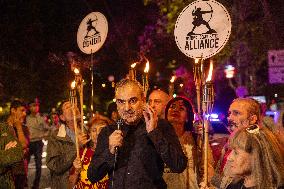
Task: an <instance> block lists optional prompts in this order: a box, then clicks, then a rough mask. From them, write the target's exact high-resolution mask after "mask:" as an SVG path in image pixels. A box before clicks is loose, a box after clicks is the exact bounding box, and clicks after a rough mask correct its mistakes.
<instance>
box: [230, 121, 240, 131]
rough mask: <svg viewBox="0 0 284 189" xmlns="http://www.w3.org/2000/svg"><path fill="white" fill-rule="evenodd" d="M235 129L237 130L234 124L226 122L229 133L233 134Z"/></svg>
mask: <svg viewBox="0 0 284 189" xmlns="http://www.w3.org/2000/svg"><path fill="white" fill-rule="evenodd" d="M236 128H238V126H237V124H236V122H234V121H232V120H229V121H228V129H229V131H230V132H233V131H234V130H235V129H236Z"/></svg>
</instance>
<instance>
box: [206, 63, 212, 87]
mask: <svg viewBox="0 0 284 189" xmlns="http://www.w3.org/2000/svg"><path fill="white" fill-rule="evenodd" d="M212 72H213V61H210V67H209V73H208V76H207V79H206V82H207V81H211V79H212Z"/></svg>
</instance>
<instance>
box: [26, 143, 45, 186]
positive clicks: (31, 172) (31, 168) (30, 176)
mask: <svg viewBox="0 0 284 189" xmlns="http://www.w3.org/2000/svg"><path fill="white" fill-rule="evenodd" d="M44 143H45V145H44V147H43V155H42V156H43V157H42V167H41V171H42V172H41V180H40V189H47V188H50V175H49V170H48V168H47V167H46V159H45V157H46V145H47V142H46V141H44ZM34 177H35V162H34V157H33V156H32V158H31V161H30V163H29V171H28V181H29V188H31V187H32V183H33V180H34Z"/></svg>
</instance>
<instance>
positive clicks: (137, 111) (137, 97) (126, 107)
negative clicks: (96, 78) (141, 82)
mask: <svg viewBox="0 0 284 189" xmlns="http://www.w3.org/2000/svg"><path fill="white" fill-rule="evenodd" d="M115 97H116V104H117V110H118V114H119V116H120V117H121V118H122V119H123V120H124V121H125V123H126V124H129V125H134V124H136V123H137V122H138V121H139V120H140V119H141V118H142V116H143V108H144V106H145V100H144V98H143V96H142V95H141V91H140V89H139V87H138V86H136V85H134V84H126V85H124V86H122V87H120V88H118V89H117V92H116V94H115Z"/></svg>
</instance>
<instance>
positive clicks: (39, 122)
mask: <svg viewBox="0 0 284 189" xmlns="http://www.w3.org/2000/svg"><path fill="white" fill-rule="evenodd" d="M26 126H27V127H28V128H29V131H30V140H31V142H35V141H39V140H42V138H43V137H44V136H46V133H47V132H48V130H49V129H50V127H49V126H48V124H47V123H46V122H45V121H44V119H43V117H42V116H41V115H40V114H36V115H32V114H31V115H28V116H27V118H26Z"/></svg>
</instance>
